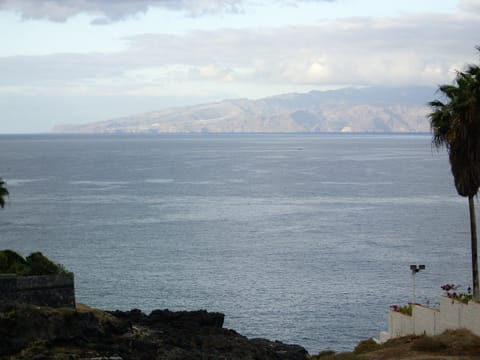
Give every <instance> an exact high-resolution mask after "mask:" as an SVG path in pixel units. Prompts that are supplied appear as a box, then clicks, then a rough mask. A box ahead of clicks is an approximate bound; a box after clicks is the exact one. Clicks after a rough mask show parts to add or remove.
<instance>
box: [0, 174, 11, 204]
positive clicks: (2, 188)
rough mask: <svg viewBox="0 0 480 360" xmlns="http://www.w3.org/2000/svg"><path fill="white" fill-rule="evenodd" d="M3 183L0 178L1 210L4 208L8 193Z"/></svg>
mask: <svg viewBox="0 0 480 360" xmlns="http://www.w3.org/2000/svg"><path fill="white" fill-rule="evenodd" d="M5 185H6V184H5V181H3V179H2V178H0V207H1V208H3V207H4V206H5V197H7V196H8V194H9V192H8V190H7V188H6V187H5Z"/></svg>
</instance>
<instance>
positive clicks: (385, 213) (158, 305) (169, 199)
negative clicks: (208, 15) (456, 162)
mask: <svg viewBox="0 0 480 360" xmlns="http://www.w3.org/2000/svg"><path fill="white" fill-rule="evenodd" d="M0 176H1V177H2V178H3V179H4V180H5V181H6V182H7V187H8V189H9V191H10V197H9V199H8V204H7V206H6V207H5V208H4V209H3V210H0V248H8V249H13V250H15V251H18V252H19V253H20V254H22V255H24V256H26V255H28V254H30V253H31V252H34V251H41V252H42V253H43V254H44V255H46V256H48V257H49V258H51V259H52V260H54V261H56V262H59V263H61V264H63V265H64V266H65V267H66V268H67V269H69V270H71V271H73V272H74V273H75V286H76V289H75V290H76V297H77V302H79V303H84V304H88V305H90V306H93V307H98V308H101V309H108V310H114V309H121V310H128V309H132V308H139V309H141V310H143V311H145V312H147V313H148V312H150V311H151V310H153V309H170V310H198V309H206V310H208V311H218V312H222V313H224V314H225V327H227V328H231V329H234V330H236V331H237V332H239V333H241V334H243V335H245V336H248V337H250V338H257V337H261V338H268V339H270V340H279V341H283V342H286V343H294V344H299V345H301V346H303V347H305V348H306V349H307V350H308V351H309V352H310V353H312V354H314V353H318V352H320V351H323V350H335V351H350V350H352V349H353V348H354V346H355V345H356V344H357V343H358V342H359V341H361V340H364V339H368V338H370V337H376V338H378V337H379V333H380V331H384V330H387V328H388V311H389V308H390V306H391V305H394V304H397V305H403V304H407V303H408V302H411V301H413V296H414V294H413V292H414V291H415V301H416V302H418V303H421V304H424V305H428V306H432V307H435V306H438V302H439V297H440V296H441V295H442V290H441V289H440V286H441V285H443V284H446V283H454V284H457V285H460V286H461V288H460V289H459V290H460V291H463V292H466V291H467V288H468V285H469V284H470V282H471V272H470V261H471V258H470V235H469V218H468V202H467V199H466V198H462V197H460V196H458V195H457V193H456V191H455V187H454V184H453V178H452V176H451V173H450V166H449V162H448V156H447V154H446V152H445V150H440V151H437V150H436V149H434V148H432V145H431V135H429V134H418V135H417V134H415V135H411V134H407V135H398V134H176V135H2V136H0ZM476 204H477V205H478V201H476ZM410 265H425V270H422V271H420V272H418V273H416V275H415V290H414V288H413V286H414V285H413V280H414V278H413V275H412V272H411V270H410Z"/></svg>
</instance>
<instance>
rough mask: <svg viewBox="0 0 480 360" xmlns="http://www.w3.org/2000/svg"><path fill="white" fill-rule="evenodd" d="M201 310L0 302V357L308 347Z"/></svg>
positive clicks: (183, 354) (286, 351)
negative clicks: (255, 335) (251, 333)
mask: <svg viewBox="0 0 480 360" xmlns="http://www.w3.org/2000/svg"><path fill="white" fill-rule="evenodd" d="M223 321H224V315H223V314H221V313H211V312H207V311H204V310H201V311H191V312H187V311H181V312H172V311H169V310H154V311H152V312H151V313H150V314H149V315H147V314H144V313H143V312H141V311H140V310H137V309H134V310H131V311H118V310H117V311H102V310H98V309H93V308H89V307H87V306H83V305H78V306H77V308H76V309H71V308H58V309H54V308H49V307H38V306H31V305H19V304H13V303H3V304H0V339H1V341H0V359H37V360H40V359H97V360H98V359H112V360H113V359H115V360H121V359H124V360H126V359H145V360H146V359H159V360H163V359H169V360H173V359H185V360H188V359H192V360H193V359H205V360H217V359H218V360H220V359H222V360H223V359H231V360H237V359H238V360H240V359H242V360H245V359H272V360H273V359H278V360H305V359H308V353H307V351H306V350H305V349H304V348H303V347H301V346H298V345H288V344H284V343H281V342H278V341H270V340H266V339H248V338H246V337H245V336H242V335H240V334H238V333H237V332H235V331H234V330H230V329H225V328H223Z"/></svg>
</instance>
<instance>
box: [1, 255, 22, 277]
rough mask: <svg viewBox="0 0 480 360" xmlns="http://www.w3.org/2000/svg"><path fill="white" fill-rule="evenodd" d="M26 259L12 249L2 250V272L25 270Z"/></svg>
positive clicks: (9, 272)
mask: <svg viewBox="0 0 480 360" xmlns="http://www.w3.org/2000/svg"><path fill="white" fill-rule="evenodd" d="M25 267H26V261H25V259H24V258H23V257H21V256H20V255H18V254H17V253H16V252H15V251H12V250H2V251H0V273H1V274H18V273H21V272H23V271H25Z"/></svg>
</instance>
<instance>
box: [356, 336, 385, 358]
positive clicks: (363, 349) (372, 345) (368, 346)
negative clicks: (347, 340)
mask: <svg viewBox="0 0 480 360" xmlns="http://www.w3.org/2000/svg"><path fill="white" fill-rule="evenodd" d="M380 348H381V346H380V344H377V343H376V342H375V340H373V339H372V338H370V339H368V340H364V341H361V342H360V343H359V344H358V345H357V346H355V349H354V350H353V353H354V354H365V353H368V352H372V351H376V350H379V349H380Z"/></svg>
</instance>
